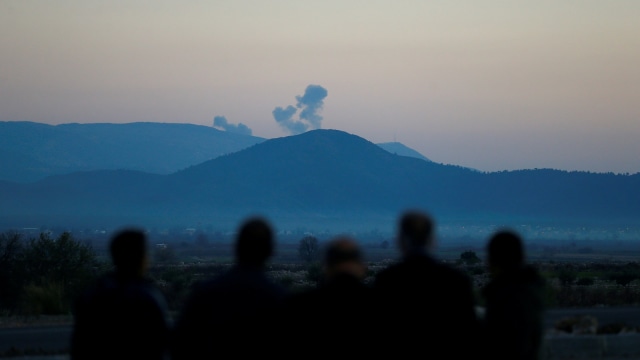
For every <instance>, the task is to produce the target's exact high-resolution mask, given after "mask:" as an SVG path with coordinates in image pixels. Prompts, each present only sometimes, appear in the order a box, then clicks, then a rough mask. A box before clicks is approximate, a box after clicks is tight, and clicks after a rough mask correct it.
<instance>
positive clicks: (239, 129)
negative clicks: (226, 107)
mask: <svg viewBox="0 0 640 360" xmlns="http://www.w3.org/2000/svg"><path fill="white" fill-rule="evenodd" d="M213 126H214V127H217V128H219V129H222V130H224V131H227V132H230V133H235V134H242V135H251V133H252V131H251V129H250V128H249V127H248V126H247V125H245V124H243V123H238V125H235V124H230V123H229V122H228V121H227V118H226V117H224V116H216V117H214V118H213Z"/></svg>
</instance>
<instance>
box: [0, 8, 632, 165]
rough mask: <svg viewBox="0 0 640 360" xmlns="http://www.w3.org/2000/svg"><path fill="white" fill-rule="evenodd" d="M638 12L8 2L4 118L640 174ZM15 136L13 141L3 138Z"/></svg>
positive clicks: (0, 90) (3, 29)
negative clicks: (290, 112)
mask: <svg viewBox="0 0 640 360" xmlns="http://www.w3.org/2000/svg"><path fill="white" fill-rule="evenodd" d="M638 19H640V2H637V1H634V0H610V1H596V0H584V1H569V0H566V1H546V0H545V1H538V2H535V3H531V2H524V1H501V0H488V1H484V2H477V1H471V0H467V1H451V2H435V1H417V0H416V1H413V0H401V1H382V0H372V1H354V0H343V1H337V0H327V1H324V2H313V3H312V2H300V1H292V0H274V1H270V2H263V1H257V0H256V1H250V0H236V1H212V2H206V1H191V2H180V1H175V0H161V1H138V0H134V1H126V2H124V1H115V2H103V1H97V0H85V1H80V0H58V1H55V2H52V1H46V0H5V1H3V2H0V51H1V53H0V55H1V57H2V61H1V62H0V121H19V120H26V121H36V122H43V123H49V124H60V123H69V122H78V123H90V122H137V121H154V122H172V123H173V122H185V123H192V124H199V125H208V126H211V125H212V123H213V118H214V117H215V116H224V117H225V118H226V119H227V120H228V121H229V123H235V124H238V123H243V124H245V125H246V126H248V127H249V128H251V129H252V131H253V135H255V136H260V137H265V138H273V137H280V136H286V135H288V133H287V132H286V131H285V130H284V129H283V128H282V127H280V126H279V125H278V123H277V122H276V121H275V120H274V117H273V115H272V111H273V110H274V108H276V107H286V106H288V105H295V103H296V96H301V95H303V94H304V91H305V88H306V87H307V86H308V85H310V84H315V85H320V86H322V87H324V88H325V89H326V90H327V92H328V95H327V97H326V98H325V99H324V107H323V109H322V111H321V112H320V115H321V116H322V117H323V119H322V128H332V129H339V130H344V131H347V132H350V133H353V134H356V135H359V136H362V137H364V138H366V139H368V140H370V141H372V142H376V143H380V142H389V141H399V142H401V143H403V144H405V145H406V146H409V147H411V148H413V149H415V150H417V151H419V152H420V153H422V154H423V155H424V156H426V157H428V158H430V159H432V160H433V161H436V162H440V163H446V164H455V165H460V166H466V167H471V168H475V169H478V170H482V171H499V170H511V169H528V168H555V169H563V170H586V171H594V172H615V173H627V172H629V173H637V172H640V141H638V139H639V138H640V101H638V98H640V66H638V64H640V36H638V35H640V21H638ZM0 138H1V134H0Z"/></svg>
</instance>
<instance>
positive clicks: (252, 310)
mask: <svg viewBox="0 0 640 360" xmlns="http://www.w3.org/2000/svg"><path fill="white" fill-rule="evenodd" d="M397 226H398V228H397V236H396V238H397V246H398V249H399V250H400V254H401V257H400V258H399V259H397V261H395V262H394V263H392V264H390V265H388V266H387V267H386V268H384V269H382V270H380V271H379V272H377V273H375V274H374V275H373V276H374V278H373V281H372V282H365V278H366V277H367V276H368V268H367V264H366V262H365V259H364V255H363V252H362V249H361V247H360V245H359V243H358V241H357V240H356V239H354V238H352V237H349V236H337V237H335V238H333V239H331V240H329V241H328V242H327V243H326V244H325V248H324V253H323V258H322V277H321V279H320V281H319V282H318V284H317V286H315V287H312V288H310V289H307V290H303V291H296V292H292V291H290V290H288V289H287V288H286V287H284V286H283V285H281V284H279V283H277V282H275V281H274V280H273V279H271V278H269V277H268V275H267V272H266V266H267V264H268V262H269V260H270V259H271V257H272V256H273V254H274V251H275V237H274V233H273V230H272V228H271V225H270V224H269V222H268V221H267V220H266V219H264V218H261V217H252V218H248V219H246V220H245V221H244V222H243V223H242V224H241V225H240V227H239V232H238V234H237V238H236V240H235V244H234V246H235V248H234V251H235V254H234V255H235V262H234V265H233V266H232V267H231V268H230V269H229V270H227V271H226V272H225V273H223V274H220V275H218V276H216V277H214V278H212V279H208V280H206V281H204V282H200V283H197V284H196V285H194V287H193V288H192V289H191V292H190V294H189V296H188V298H187V299H186V301H185V303H184V305H183V306H182V308H181V309H180V312H179V314H178V315H177V317H176V318H175V321H173V320H172V319H170V317H169V312H168V307H167V305H166V303H165V300H164V298H163V297H162V294H161V293H160V291H159V290H158V289H157V288H156V287H155V286H154V285H153V284H152V283H151V282H150V281H149V280H148V279H147V278H146V271H147V268H148V262H149V257H148V248H147V243H146V238H145V234H144V232H142V231H140V230H136V229H126V230H123V231H121V232H120V233H118V234H116V236H115V237H114V238H113V239H112V242H111V257H112V260H113V264H114V265H115V267H114V268H115V270H114V272H113V273H109V274H106V275H104V276H103V277H102V278H101V279H100V280H99V281H97V282H96V284H95V285H94V286H93V287H92V288H90V289H88V290H87V291H86V292H85V294H83V295H82V296H81V297H80V298H79V299H78V301H77V304H76V307H75V312H74V328H73V332H72V339H71V352H70V355H71V359H74V360H80V359H107V358H109V359H113V358H131V359H179V360H180V359H208V358H214V357H221V356H222V357H234V358H244V357H249V356H256V355H259V356H278V357H285V358H293V357H295V358H309V357H310V358H321V357H328V356H332V357H336V356H337V357H340V356H358V357H362V358H366V357H370V356H376V357H379V356H382V357H386V356H392V357H393V358H408V357H410V356H416V354H421V353H429V354H433V355H432V356H431V357H433V358H445V359H464V358H467V359H470V358H472V357H474V358H475V357H480V358H490V359H538V358H539V357H540V348H541V345H542V339H543V327H542V320H543V316H542V315H543V311H544V304H543V288H544V281H543V280H542V279H543V278H542V277H541V276H540V274H539V273H538V271H537V270H536V269H535V268H534V267H532V266H531V265H527V264H526V261H525V252H524V248H523V243H522V239H521V238H520V236H519V235H518V234H517V233H516V232H514V231H511V230H508V229H505V230H499V231H496V232H495V233H494V234H493V235H492V236H491V238H490V239H489V241H488V244H487V265H488V269H489V270H490V274H491V280H490V282H489V283H488V284H487V285H486V286H485V287H484V288H482V291H481V293H480V294H478V295H479V296H480V297H481V298H480V299H481V301H482V302H483V307H484V309H485V311H484V314H481V313H479V312H478V311H477V308H478V305H479V304H478V299H477V297H478V295H476V293H475V292H474V287H473V282H472V279H471V278H470V277H469V276H468V275H467V274H466V273H465V272H463V271H462V270H460V269H457V268H455V267H453V266H451V265H449V264H447V263H445V262H443V261H440V260H439V259H438V258H437V257H436V256H435V251H434V250H435V247H436V239H435V229H434V227H435V224H434V221H433V219H432V218H431V217H430V216H429V215H428V214H427V213H425V212H423V211H418V210H410V211H406V212H405V213H403V214H402V215H401V216H400V218H399V219H398V224H397Z"/></svg>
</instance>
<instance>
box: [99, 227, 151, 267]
mask: <svg viewBox="0 0 640 360" xmlns="http://www.w3.org/2000/svg"><path fill="white" fill-rule="evenodd" d="M109 250H110V253H111V260H112V262H113V265H114V266H115V271H116V273H118V274H119V275H121V276H124V277H141V276H143V275H144V273H145V272H146V271H147V266H148V262H149V254H148V248H147V237H146V235H145V233H144V232H143V231H142V230H139V229H133V228H128V229H123V230H120V231H118V232H117V233H116V234H115V235H114V236H113V238H112V239H111V245H110V248H109Z"/></svg>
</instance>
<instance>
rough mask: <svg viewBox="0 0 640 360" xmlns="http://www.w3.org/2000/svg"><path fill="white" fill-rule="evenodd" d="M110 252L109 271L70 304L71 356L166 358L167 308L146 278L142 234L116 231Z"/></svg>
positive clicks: (146, 256)
mask: <svg viewBox="0 0 640 360" xmlns="http://www.w3.org/2000/svg"><path fill="white" fill-rule="evenodd" d="M110 254H111V259H112V262H113V265H114V271H113V272H110V273H108V274H105V275H104V276H102V277H101V278H100V279H99V280H98V281H97V282H96V283H95V284H94V286H92V287H91V288H89V289H87V290H86V291H85V293H84V294H82V295H81V296H80V297H79V298H78V299H77V301H76V303H75V307H74V314H73V315H74V323H73V331H72V335H71V349H70V358H71V359H73V360H81V359H150V360H151V359H168V358H169V357H168V356H169V347H168V340H169V331H170V327H171V324H170V318H169V312H168V307H167V304H166V301H165V298H164V295H163V294H162V293H161V292H160V291H159V289H158V288H157V287H156V286H155V285H154V284H153V283H152V282H151V281H150V280H149V279H147V278H146V272H147V268H148V264H149V253H148V244H147V238H146V235H145V234H144V233H143V232H142V231H140V230H137V229H124V230H121V231H119V232H118V233H117V234H115V236H114V237H113V238H112V240H111V243H110Z"/></svg>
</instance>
